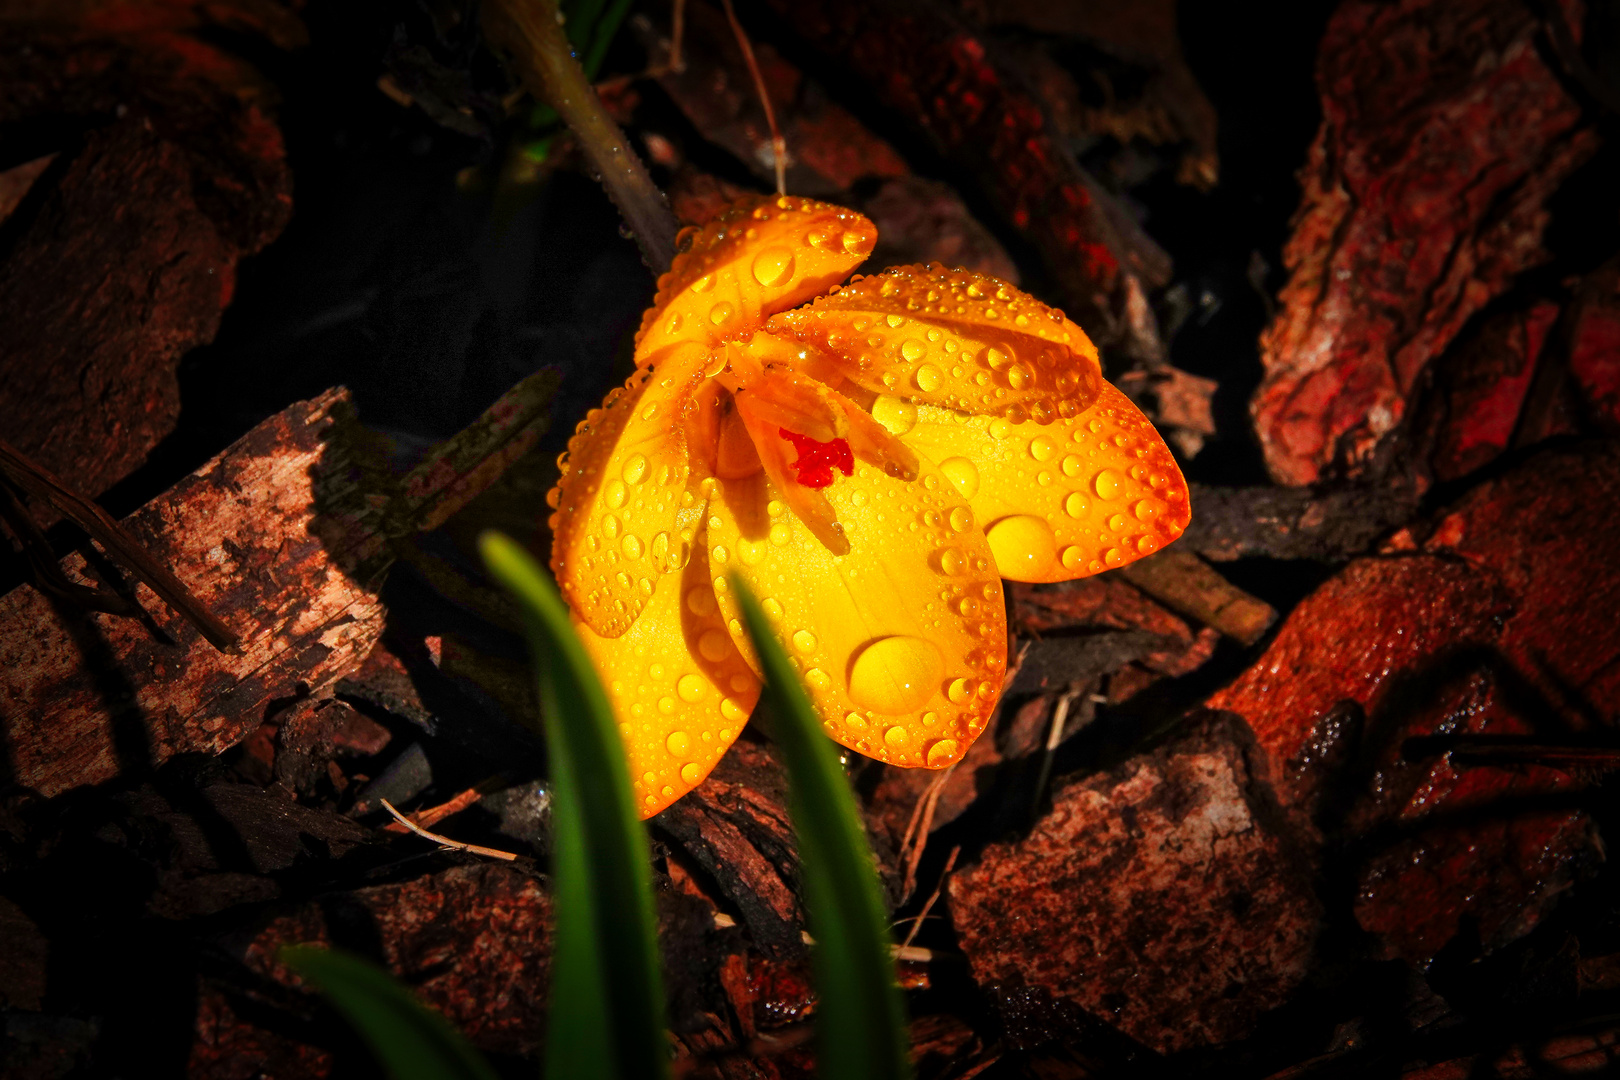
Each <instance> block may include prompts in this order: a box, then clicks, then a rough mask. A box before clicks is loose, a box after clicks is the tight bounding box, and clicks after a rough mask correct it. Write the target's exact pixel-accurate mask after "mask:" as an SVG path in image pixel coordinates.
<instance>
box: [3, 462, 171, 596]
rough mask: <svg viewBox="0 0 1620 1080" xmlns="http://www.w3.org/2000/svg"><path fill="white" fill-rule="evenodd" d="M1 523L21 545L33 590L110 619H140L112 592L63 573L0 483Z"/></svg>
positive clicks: (36, 527) (34, 525) (46, 542)
mask: <svg viewBox="0 0 1620 1080" xmlns="http://www.w3.org/2000/svg"><path fill="white" fill-rule="evenodd" d="M0 521H3V522H5V524H6V526H7V527H8V528H9V529H10V530H11V533H12V535H13V536H15V537H16V538H17V543H19V544H21V545H22V553H23V557H24V560H25V561H26V562H27V563H28V569H29V571H30V572H31V574H32V576H33V585H34V588H36V589H38V590H39V591H40V592H42V593H44V594H45V595H46V596H54V597H56V598H57V599H60V600H65V601H67V602H68V603H70V604H73V605H76V606H77V607H81V608H84V609H85V610H87V611H104V612H106V613H107V614H109V615H131V616H139V615H140V614H141V611H140V609H139V608H138V607H136V606H135V605H134V604H132V603H130V602H129V600H127V599H126V598H124V597H123V596H120V595H119V594H118V593H116V592H113V591H112V590H111V589H96V588H91V587H90V586H88V585H80V584H79V583H78V582H76V581H73V580H72V579H70V578H69V577H68V576H67V575H66V574H64V573H63V572H62V564H61V563H60V562H58V561H57V558H56V552H54V551H52V550H51V544H50V541H49V540H48V539H46V536H45V533H44V532H43V531H42V530H41V529H40V527H39V523H38V522H36V521H35V520H34V519H33V518H32V517H30V516H29V514H28V511H27V509H26V508H24V506H23V504H22V502H21V500H20V498H19V497H18V496H17V495H16V494H14V493H13V491H12V488H11V486H10V485H9V484H7V483H5V482H3V481H0Z"/></svg>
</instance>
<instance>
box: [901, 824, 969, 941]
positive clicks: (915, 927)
mask: <svg viewBox="0 0 1620 1080" xmlns="http://www.w3.org/2000/svg"><path fill="white" fill-rule="evenodd" d="M960 854H962V845H961V844H957V845H956V846H955V847H953V848H951V853H950V855H948V856H947V857H946V859H945V869H943V870H941V871H940V872H939V884H938V885H935V886H934V891H933V893H931V894H930V895H929V897H928V899H927V900H926V901H925V902H924V903H923V906H922V910H921V911H919V912H917V916H916V918H914V919H912V920H911V930H910V931H909V932H907V934H906V940H904V941H902V942H901V943H900V947H901V948H902V949H909V948H911V943H912V942H913V941H915V940H917V931H919V930H921V929H922V924H923V920H924V919H926V918H928V913H929V912H930V911H932V910H934V905H935V904H936V903H938V902H939V894H940V893H942V892H944V891H945V879H946V878H948V877H950V876H951V871H952V870H954V869H956V857H957V856H958V855H960Z"/></svg>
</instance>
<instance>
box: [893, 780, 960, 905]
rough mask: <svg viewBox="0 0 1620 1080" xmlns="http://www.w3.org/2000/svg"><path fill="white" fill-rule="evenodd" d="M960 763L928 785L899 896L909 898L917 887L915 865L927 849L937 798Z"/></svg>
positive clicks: (937, 804)
mask: <svg viewBox="0 0 1620 1080" xmlns="http://www.w3.org/2000/svg"><path fill="white" fill-rule="evenodd" d="M959 764H961V762H960V761H953V762H952V763H951V767H950V768H948V769H946V770H945V771H944V772H942V773H940V774H939V778H938V779H937V780H935V781H934V782H933V783H932V784H929V785H928V796H927V800H926V802H925V804H924V806H923V814H922V821H921V822H920V823H919V824H918V827H917V836H916V839H915V841H914V842H913V843H912V846H911V857H910V858H909V859H907V860H906V880H905V884H904V885H902V886H901V887H900V894H901V895H902V896H906V897H909V896H910V895H911V891H912V890H913V889H915V888H916V887H917V864H918V863H920V862H922V857H923V852H924V851H925V850H927V848H928V834H929V833H930V832H932V831H933V828H934V810H935V808H936V807H938V806H939V797H940V796H941V795H942V794H944V792H945V782H946V781H947V780H949V779H950V778H951V774H952V773H953V772H955V771H956V766H957V765H959Z"/></svg>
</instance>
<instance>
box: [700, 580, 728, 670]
mask: <svg viewBox="0 0 1620 1080" xmlns="http://www.w3.org/2000/svg"><path fill="white" fill-rule="evenodd" d="M692 591H693V592H700V591H701V590H698V589H694V590H692ZM709 602H710V603H711V604H712V603H714V597H712V596H711V597H710V598H709ZM698 655H700V656H702V657H703V659H705V660H707V661H709V662H710V663H719V662H720V661H721V660H724V659H725V658H726V657H728V656H730V655H731V638H730V637H729V636H728V635H726V634H725V633H723V632H721V631H719V630H705V631H703V636H702V637H700V638H698Z"/></svg>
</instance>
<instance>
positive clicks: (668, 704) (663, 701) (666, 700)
mask: <svg viewBox="0 0 1620 1080" xmlns="http://www.w3.org/2000/svg"><path fill="white" fill-rule="evenodd" d="M675 708H676V706H675V699H674V698H672V697H670V696H668V695H667V694H666V695H665V696H663V697H661V698H659V699H658V711H659V712H661V713H663V714H664V715H665V716H668V715H670V714H671V713H673V712H674V711H675Z"/></svg>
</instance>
